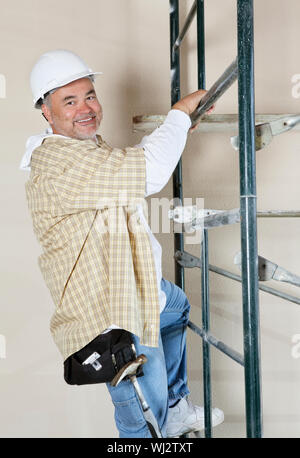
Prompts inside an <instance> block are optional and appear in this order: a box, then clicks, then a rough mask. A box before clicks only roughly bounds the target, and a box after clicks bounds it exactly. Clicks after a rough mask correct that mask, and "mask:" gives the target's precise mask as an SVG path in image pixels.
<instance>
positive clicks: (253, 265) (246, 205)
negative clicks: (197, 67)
mask: <svg viewBox="0 0 300 458" xmlns="http://www.w3.org/2000/svg"><path fill="white" fill-rule="evenodd" d="M237 27H238V99H239V142H240V143H239V154H240V207H241V248H242V291H243V327H244V360H245V395H246V420H247V437H250V438H254V437H261V435H262V412H261V410H262V402H261V374H260V336H259V334H260V333H259V303H258V256H257V224H256V166H255V139H254V138H255V137H254V125H255V124H254V121H255V111H254V33H253V0H237Z"/></svg>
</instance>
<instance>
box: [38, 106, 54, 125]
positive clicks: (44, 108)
mask: <svg viewBox="0 0 300 458" xmlns="http://www.w3.org/2000/svg"><path fill="white" fill-rule="evenodd" d="M41 109H42V112H43V116H44V118H46V120H47V121H48V122H49V124H52V116H51V110H50V109H49V107H48V106H47V105H46V104H45V103H43V105H42V106H41Z"/></svg>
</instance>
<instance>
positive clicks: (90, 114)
mask: <svg viewBox="0 0 300 458" xmlns="http://www.w3.org/2000/svg"><path fill="white" fill-rule="evenodd" d="M95 117H96V114H95V113H87V114H86V115H84V116H81V117H80V118H76V119H75V120H74V122H77V121H83V120H84V119H87V118H95Z"/></svg>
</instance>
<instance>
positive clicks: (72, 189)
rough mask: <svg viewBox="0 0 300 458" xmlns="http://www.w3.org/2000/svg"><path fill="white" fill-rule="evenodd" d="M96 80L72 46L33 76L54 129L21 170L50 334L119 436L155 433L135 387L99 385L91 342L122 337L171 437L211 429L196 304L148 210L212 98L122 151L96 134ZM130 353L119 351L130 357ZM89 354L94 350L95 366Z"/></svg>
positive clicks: (181, 110)
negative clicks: (106, 397)
mask: <svg viewBox="0 0 300 458" xmlns="http://www.w3.org/2000/svg"><path fill="white" fill-rule="evenodd" d="M95 75H96V73H95V72H93V71H92V70H91V69H90V68H88V67H87V65H86V64H85V63H84V62H83V61H82V59H81V58H80V57H79V56H77V55H75V54H74V53H71V52H70V51H66V50H55V51H51V52H48V53H46V54H44V55H43V56H41V57H40V59H39V60H38V61H37V63H36V64H35V66H34V68H33V70H32V73H31V87H32V91H33V99H34V105H35V107H36V108H41V109H42V112H43V116H44V117H45V118H46V120H47V121H48V122H49V124H50V127H51V128H49V129H47V131H46V132H45V133H44V134H41V135H39V136H34V137H30V138H29V140H28V142H27V150H26V153H25V156H24V158H23V161H22V165H21V166H22V168H24V169H30V168H31V175H30V179H29V181H28V182H27V183H26V192H27V198H28V203H29V209H30V211H31V215H32V218H33V225H34V231H35V233H36V236H37V238H38V240H39V241H40V243H41V245H42V248H43V253H42V254H41V256H40V257H39V265H40V268H41V271H42V273H43V276H44V278H45V281H46V284H47V286H48V287H49V290H50V292H51V295H52V297H53V300H54V303H55V305H56V310H55V313H54V314H53V317H52V319H51V326H50V329H51V333H52V335H53V338H54V340H55V342H56V344H57V346H58V348H59V350H60V352H61V354H62V357H63V360H64V365H65V379H66V381H67V382H68V383H76V384H85V383H96V382H97V381H105V382H107V387H108V389H109V392H110V395H111V398H112V401H113V403H114V406H115V420H116V425H117V427H118V430H119V433H120V437H150V433H149V430H148V428H147V425H146V422H145V420H144V417H143V414H142V410H141V407H140V404H139V402H138V399H137V397H136V394H135V392H134V388H133V386H132V384H131V383H130V381H129V380H124V381H122V382H121V383H120V384H119V385H118V386H117V387H113V386H111V385H110V383H108V381H109V380H110V379H109V378H108V379H106V378H105V379H103V380H102V379H101V378H97V377H98V376H99V377H100V375H98V374H101V373H104V372H105V370H106V369H107V367H108V366H107V365H106V363H105V364H104V363H103V360H102V359H101V357H102V350H101V351H99V353H97V351H96V352H95V351H94V350H95V348H96V349H98V348H100V347H97V346H95V345H98V344H99V345H100V343H101V344H102V343H103V342H107V341H108V340H109V339H111V340H113V339H114V338H115V337H114V336H116V340H115V341H114V345H115V347H116V345H119V347H120V346H121V347H122V349H121V350H122V351H123V348H125V347H126V345H127V344H126V345H125V343H126V342H125V341H126V339H127V338H128V336H130V339H131V340H130V342H131V341H132V342H133V343H134V346H135V350H136V353H137V354H141V353H143V354H145V355H146V357H147V359H148V362H147V364H145V366H144V367H143V372H144V375H143V376H141V377H140V386H141V388H142V392H143V394H144V396H145V398H146V400H147V402H148V404H149V405H150V408H151V410H152V411H153V413H154V415H155V417H156V419H157V421H158V423H159V426H160V428H161V431H162V434H163V436H164V437H175V436H178V435H181V434H184V433H186V432H189V431H196V430H200V429H203V426H204V412H203V408H201V407H197V406H193V405H192V403H191V402H190V400H189V398H188V394H189V390H188V386H187V373H186V342H185V340H186V336H185V333H186V326H187V322H188V314H189V308H190V305H189V302H188V300H187V298H186V296H185V294H184V293H183V291H182V290H181V289H180V288H178V287H177V286H176V285H174V284H172V283H171V282H169V281H167V280H165V279H163V278H162V274H161V247H160V245H159V243H158V242H157V240H156V239H155V238H154V236H153V234H152V232H151V230H150V228H149V226H148V224H147V221H146V218H145V209H144V205H143V204H144V198H145V197H146V196H149V195H151V194H154V193H157V192H159V191H160V190H161V189H162V188H163V187H164V186H165V185H166V183H167V182H168V180H169V178H170V176H171V175H172V173H173V170H174V168H175V167H176V164H177V162H178V160H179V158H180V156H181V153H182V151H183V149H184V146H185V143H186V137H187V133H188V131H189V129H190V127H191V121H190V117H189V115H190V114H191V113H192V112H193V111H194V109H195V108H196V107H197V105H198V103H199V101H200V99H201V97H202V96H203V93H204V91H197V92H195V93H193V94H190V95H188V96H187V97H184V98H183V99H182V100H180V101H179V102H178V103H176V104H175V105H174V106H173V108H172V110H171V111H170V112H169V113H168V115H167V117H166V120H165V122H164V123H163V125H162V126H161V127H159V128H158V129H156V130H155V131H154V132H153V133H152V134H151V135H149V136H146V137H144V138H143V139H142V141H141V143H140V145H137V146H136V147H134V148H125V149H117V148H112V147H110V146H109V145H107V144H106V143H105V142H104V141H103V140H102V138H101V137H100V136H99V135H97V134H96V132H97V130H98V128H99V126H100V123H101V120H102V116H103V115H102V107H101V105H100V103H99V101H98V98H97V95H96V92H95V88H94V86H93V80H94V76H95ZM121 330H124V331H121ZM123 333H124V334H123ZM120 336H121V337H120ZM123 336H124V338H123ZM99 342H100V343H99ZM120 342H121V344H120ZM124 342H125V343H124ZM123 343H124V345H123ZM115 347H114V348H115ZM119 347H118V348H119ZM105 348H106V347H105ZM126 348H127V349H128V348H129V347H128V345H127V347H126ZM122 351H120V353H117V354H118V355H119V354H122V357H123V356H124V355H125V353H126V352H125V351H123V353H122ZM104 353H105V354H107V352H106V351H105V352H104ZM108 353H109V358H108V359H109V361H110V363H109V364H110V365H112V363H111V360H112V357H111V353H113V352H111V351H108ZM91 354H92V355H95V354H96V355H98V356H96V357H95V358H96V359H94V360H93V362H91V360H90V359H89V358H90V356H89V355H91ZM98 357H99V358H98ZM124 357H125V356H124ZM97 358H98V359H97ZM122 361H123V360H122ZM100 363H101V364H100ZM102 364H103V365H104V366H105V367H104V369H105V370H103V372H101V370H99V369H101V366H102ZM117 367H119V366H118V365H117ZM97 370H99V371H98V372H97V375H96V371H97ZM107 370H108V371H109V370H110V366H109V368H108V369H107ZM222 421H223V412H222V411H220V410H219V409H213V411H212V422H213V425H217V424H219V423H221V422H222Z"/></svg>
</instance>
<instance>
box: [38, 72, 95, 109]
mask: <svg viewBox="0 0 300 458" xmlns="http://www.w3.org/2000/svg"><path fill="white" fill-rule="evenodd" d="M97 75H103V72H92V71H91V72H86V71H85V72H81V73H77V74H75V75H72V76H70V77H69V78H66V79H65V80H63V81H59V82H58V81H51V84H49V85H48V87H45V88H43V90H41V91H40V94H39V96H38V97H36V98H35V99H33V103H34V108H37V109H40V108H41V105H42V104H41V102H40V100H41V99H43V98H44V96H45V94H47V92H49V91H51V90H53V89H58V88H60V87H63V86H66V85H67V84H69V83H72V82H73V81H77V80H80V79H81V78H86V77H88V76H97Z"/></svg>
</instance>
